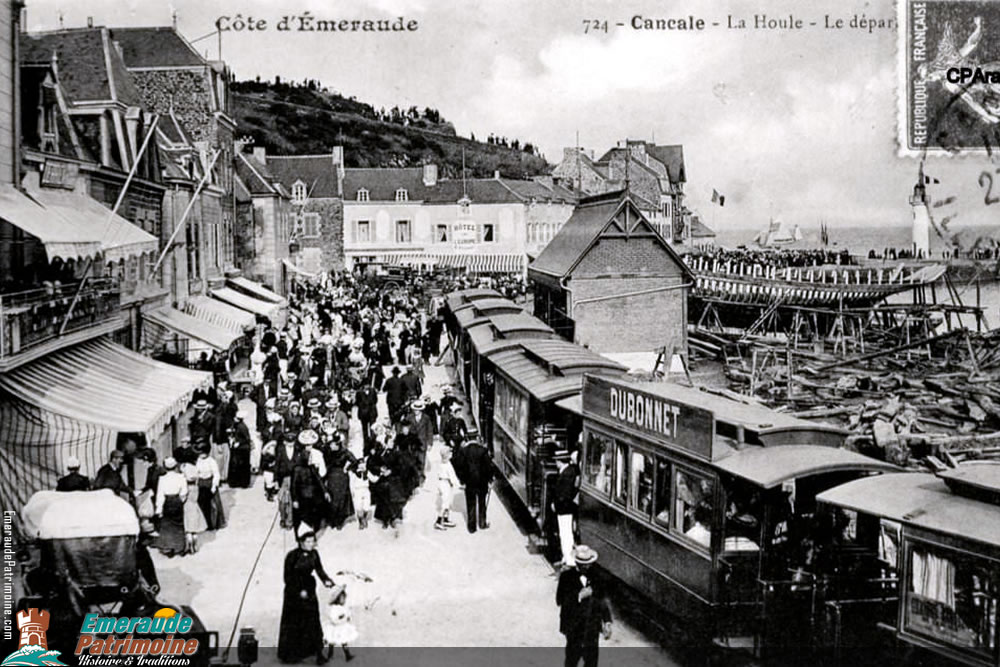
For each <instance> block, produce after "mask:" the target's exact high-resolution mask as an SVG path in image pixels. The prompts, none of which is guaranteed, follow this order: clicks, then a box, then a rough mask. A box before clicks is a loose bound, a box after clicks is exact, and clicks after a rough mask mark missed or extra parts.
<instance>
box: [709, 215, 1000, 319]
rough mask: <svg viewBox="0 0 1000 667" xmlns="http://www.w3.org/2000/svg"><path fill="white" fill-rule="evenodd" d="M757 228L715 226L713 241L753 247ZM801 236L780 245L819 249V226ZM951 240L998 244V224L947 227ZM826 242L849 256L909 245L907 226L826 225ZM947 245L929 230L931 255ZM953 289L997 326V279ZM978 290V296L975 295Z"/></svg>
mask: <svg viewBox="0 0 1000 667" xmlns="http://www.w3.org/2000/svg"><path fill="white" fill-rule="evenodd" d="M760 231H761V228H760V227H753V228H749V227H743V228H740V227H734V228H730V229H716V230H715V233H716V237H715V244H716V245H717V246H720V247H723V248H737V247H739V246H741V245H745V246H747V247H750V248H752V247H756V245H755V244H754V238H755V237H756V236H757V235H758V234H759V233H760ZM800 231H801V232H802V239H801V240H800V241H797V242H795V243H793V244H790V245H786V246H782V247H783V248H803V249H806V248H822V247H824V246H823V243H822V236H821V235H822V230H821V228H820V226H819V225H816V226H815V227H800ZM949 233H951V234H952V238H953V239H958V241H959V243H960V245H961V247H962V248H972V247H973V246H975V245H976V244H977V243H978V244H979V246H980V247H988V248H993V247H996V246H1000V224H997V225H995V226H994V225H969V226H965V227H961V228H958V229H954V230H949ZM827 235H828V236H829V243H828V244H827V245H826V248H827V249H828V250H835V251H836V250H840V249H842V248H846V249H847V251H848V252H849V253H851V254H852V255H860V256H862V257H867V256H868V253H869V251H871V250H875V251H876V253H878V254H881V253H882V251H883V250H885V249H886V248H896V249H897V250H899V249H904V248H909V247H910V239H911V235H910V227H909V226H908V225H877V224H876V225H871V226H866V227H856V226H849V227H848V226H845V227H831V226H828V227H827ZM950 247H951V246H950V244H949V243H947V242H945V239H944V238H943V236H942V235H941V234H935V232H934V230H932V231H931V256H932V258H933V257H943V255H942V253H943V252H944V251H945V250H947V249H949V248H950ZM935 287H936V291H937V298H938V301H939V302H948V301H949V297H948V292H947V289H946V288H945V285H944V283H943V281H942V282H941V283H940V284H938V285H936V286H935ZM955 288H956V290H957V292H958V294H959V296H960V298H961V299H962V303H963V304H964V305H966V306H969V305H976V303H977V298H978V303H979V305H980V306H982V307H983V309H984V320H985V325H986V328H992V327H1000V282H997V281H982V282H980V283H979V284H978V289H977V285H976V284H975V283H968V284H956V285H955ZM977 292H978V297H977ZM907 300H912V295H907V294H900V295H895V296H894V297H892V298H891V299H890V301H891V302H893V303H903V302H906V301H907ZM967 319H969V322H966V323H965V324H966V325H967V326H969V327H970V328H973V329H974V328H975V322H974V320H972V318H967Z"/></svg>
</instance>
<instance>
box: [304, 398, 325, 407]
mask: <svg viewBox="0 0 1000 667" xmlns="http://www.w3.org/2000/svg"><path fill="white" fill-rule="evenodd" d="M321 405H323V404H322V403H320V402H319V399H318V398H316V397H315V396H313V397H312V398H310V399H309V402H308V403H306V406H308V408H309V409H310V410H315V409H316V408H318V407H320V406H321Z"/></svg>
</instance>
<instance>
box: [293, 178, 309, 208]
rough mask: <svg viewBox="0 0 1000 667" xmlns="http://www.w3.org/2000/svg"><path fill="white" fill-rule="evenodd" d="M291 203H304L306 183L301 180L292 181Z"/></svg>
mask: <svg viewBox="0 0 1000 667" xmlns="http://www.w3.org/2000/svg"><path fill="white" fill-rule="evenodd" d="M292 203H295V204H305V203H306V184H305V183H303V182H302V181H295V182H294V183H292Z"/></svg>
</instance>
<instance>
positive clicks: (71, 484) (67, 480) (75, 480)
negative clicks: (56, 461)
mask: <svg viewBox="0 0 1000 667" xmlns="http://www.w3.org/2000/svg"><path fill="white" fill-rule="evenodd" d="M66 469H67V470H68V471H69V473H68V474H66V475H65V476H63V477H60V478H59V481H57V482H56V491H90V479H88V478H87V477H86V476H85V475H81V474H80V459H78V458H76V457H75V456H70V457H69V458H68V459H66Z"/></svg>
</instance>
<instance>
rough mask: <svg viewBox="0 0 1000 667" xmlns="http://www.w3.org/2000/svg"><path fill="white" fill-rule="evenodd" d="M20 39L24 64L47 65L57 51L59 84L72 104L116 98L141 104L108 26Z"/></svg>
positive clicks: (33, 35)
mask: <svg viewBox="0 0 1000 667" xmlns="http://www.w3.org/2000/svg"><path fill="white" fill-rule="evenodd" d="M20 38H21V44H20V47H21V61H22V62H23V63H28V64H30V63H45V64H48V63H50V62H51V61H52V54H53V53H56V57H57V59H58V71H59V83H60V85H61V86H62V89H63V92H64V93H65V94H66V96H67V98H69V101H70V102H71V103H73V102H95V101H96V102H101V101H108V102H113V101H118V102H122V103H123V104H126V105H128V106H142V104H141V98H140V96H139V91H138V90H137V89H136V87H135V82H134V81H133V80H132V75H131V74H129V72H128V70H127V68H126V67H125V63H124V61H123V60H122V58H121V54H119V53H118V49H116V48H115V47H114V45H113V44H112V43H111V40H110V38H109V31H108V29H107V28H74V29H71V30H56V31H53V32H35V33H22V34H21V36H20ZM109 63H110V66H109Z"/></svg>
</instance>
